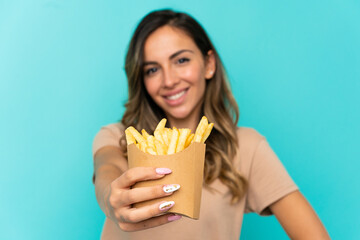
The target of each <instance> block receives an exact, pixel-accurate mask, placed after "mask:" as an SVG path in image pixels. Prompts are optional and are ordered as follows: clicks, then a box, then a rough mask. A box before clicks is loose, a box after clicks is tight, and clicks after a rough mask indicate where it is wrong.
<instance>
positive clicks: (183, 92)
mask: <svg viewBox="0 0 360 240" xmlns="http://www.w3.org/2000/svg"><path fill="white" fill-rule="evenodd" d="M185 92H186V90H184V91H182V92H179V93H177V94H174V95H171V96H167V97H166V98H167V99H169V100H176V99H179V98H180V97H181V96H182V95H184V94H185Z"/></svg>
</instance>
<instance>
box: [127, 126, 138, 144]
mask: <svg viewBox="0 0 360 240" xmlns="http://www.w3.org/2000/svg"><path fill="white" fill-rule="evenodd" d="M125 137H126V142H127V145H130V144H132V143H136V140H135V138H134V136H133V135H132V134H131V132H130V131H129V130H128V129H126V130H125Z"/></svg>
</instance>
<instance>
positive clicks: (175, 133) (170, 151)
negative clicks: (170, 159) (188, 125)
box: [167, 127, 179, 155]
mask: <svg viewBox="0 0 360 240" xmlns="http://www.w3.org/2000/svg"><path fill="white" fill-rule="evenodd" d="M178 138H179V131H178V130H177V129H176V127H173V130H172V135H171V139H170V143H169V148H168V150H167V154H168V155H169V154H173V153H175V150H176V145H177V141H178Z"/></svg>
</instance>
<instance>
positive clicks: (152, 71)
mask: <svg viewBox="0 0 360 240" xmlns="http://www.w3.org/2000/svg"><path fill="white" fill-rule="evenodd" d="M156 71H157V68H154V67H153V68H149V69H147V70H146V71H145V74H146V75H151V74H153V73H155V72H156Z"/></svg>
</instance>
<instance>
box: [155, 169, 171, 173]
mask: <svg viewBox="0 0 360 240" xmlns="http://www.w3.org/2000/svg"><path fill="white" fill-rule="evenodd" d="M156 173H157V174H169V173H171V169H169V168H157V169H156Z"/></svg>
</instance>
